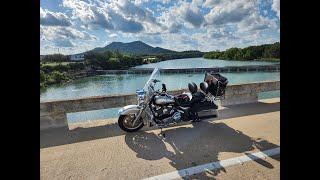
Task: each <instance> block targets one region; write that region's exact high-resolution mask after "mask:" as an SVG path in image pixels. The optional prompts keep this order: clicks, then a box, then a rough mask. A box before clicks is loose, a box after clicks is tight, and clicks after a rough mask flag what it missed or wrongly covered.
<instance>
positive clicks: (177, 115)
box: [151, 104, 183, 124]
mask: <svg viewBox="0 0 320 180" xmlns="http://www.w3.org/2000/svg"><path fill="white" fill-rule="evenodd" d="M151 109H152V111H153V114H154V117H155V120H156V121H158V123H160V124H170V123H174V122H179V121H180V119H181V112H180V111H179V110H177V109H176V108H175V107H173V106H172V105H167V106H165V105H156V104H152V105H151ZM182 113H183V112H182Z"/></svg>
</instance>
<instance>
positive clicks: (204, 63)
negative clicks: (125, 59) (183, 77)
mask: <svg viewBox="0 0 320 180" xmlns="http://www.w3.org/2000/svg"><path fill="white" fill-rule="evenodd" d="M269 64H274V63H272V62H265V61H230V60H228V61H226V60H219V59H204V58H202V57H201V58H186V59H175V60H168V61H161V62H158V63H152V64H144V65H140V66H136V68H155V67H158V68H162V69H170V68H176V69H179V68H181V69H182V68H207V67H224V66H248V65H269Z"/></svg>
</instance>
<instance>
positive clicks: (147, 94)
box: [118, 68, 228, 132]
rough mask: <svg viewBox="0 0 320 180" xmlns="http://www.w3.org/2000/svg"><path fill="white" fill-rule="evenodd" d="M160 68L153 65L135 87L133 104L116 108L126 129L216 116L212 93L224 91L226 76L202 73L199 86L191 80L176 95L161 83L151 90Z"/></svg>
mask: <svg viewBox="0 0 320 180" xmlns="http://www.w3.org/2000/svg"><path fill="white" fill-rule="evenodd" d="M159 78H160V71H159V69H158V68H155V69H154V71H153V72H152V74H151V76H150V78H149V80H148V81H147V83H146V84H145V86H144V88H143V89H141V90H137V91H136V93H137V101H138V104H137V105H128V106H125V107H123V108H121V109H120V110H119V112H118V114H119V119H118V124H119V126H120V128H121V129H122V130H124V131H127V132H134V131H137V130H139V129H141V128H142V127H143V126H144V125H147V126H150V127H151V126H157V127H159V128H163V127H167V126H170V125H172V124H177V123H180V122H185V121H200V120H203V119H207V118H215V117H217V109H218V106H217V105H216V104H215V103H214V99H215V98H216V97H220V96H221V95H223V94H224V90H225V87H226V85H227V83H228V81H227V79H226V78H225V79H223V78H224V77H222V76H221V75H219V74H208V73H206V76H205V81H204V82H201V83H200V90H198V87H197V85H196V84H195V83H193V82H192V83H189V84H188V88H189V91H190V92H184V93H182V94H180V95H176V96H173V95H170V94H168V93H167V88H166V85H165V84H162V90H161V91H160V90H155V89H156V88H155V86H156V84H157V83H159V82H160V80H159Z"/></svg>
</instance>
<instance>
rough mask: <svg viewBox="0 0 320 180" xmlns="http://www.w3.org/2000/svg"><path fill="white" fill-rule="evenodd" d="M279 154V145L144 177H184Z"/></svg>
mask: <svg viewBox="0 0 320 180" xmlns="http://www.w3.org/2000/svg"><path fill="white" fill-rule="evenodd" d="M278 154H280V147H278V148H274V149H269V150H266V151H262V152H256V153H249V154H248V155H249V156H250V157H248V155H244V156H239V157H235V158H230V159H226V160H222V161H216V162H212V163H207V164H203V165H199V166H194V167H190V168H187V169H181V170H179V171H173V172H170V173H166V174H161V175H158V176H154V177H150V178H146V179H145V180H162V179H164V180H167V179H176V178H181V177H186V176H189V175H193V174H198V173H201V172H204V171H207V170H215V169H220V168H222V167H223V168H226V167H228V166H233V165H237V164H243V163H245V162H248V161H253V160H256V159H265V158H266V157H267V156H274V155H278Z"/></svg>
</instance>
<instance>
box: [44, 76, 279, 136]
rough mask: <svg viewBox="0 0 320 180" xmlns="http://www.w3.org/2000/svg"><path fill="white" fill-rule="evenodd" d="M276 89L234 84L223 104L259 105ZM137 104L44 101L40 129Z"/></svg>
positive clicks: (111, 99) (105, 99)
mask: <svg viewBox="0 0 320 180" xmlns="http://www.w3.org/2000/svg"><path fill="white" fill-rule="evenodd" d="M274 90H280V81H265V82H256V83H248V84H237V85H230V86H228V87H227V89H226V94H225V99H222V100H221V104H222V105H223V106H228V105H235V104H244V103H252V102H257V101H258V93H259V92H266V91H274ZM184 91H187V89H180V90H175V91H169V92H170V93H171V94H174V95H176V94H180V93H182V92H184ZM136 101H137V100H136V94H120V95H109V96H94V97H85V98H78V99H67V100H57V101H46V102H40V130H44V129H49V128H58V127H59V128H61V127H64V128H68V121H67V113H72V112H81V111H92V110H99V109H107V108H116V107H122V106H125V105H128V104H136Z"/></svg>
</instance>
